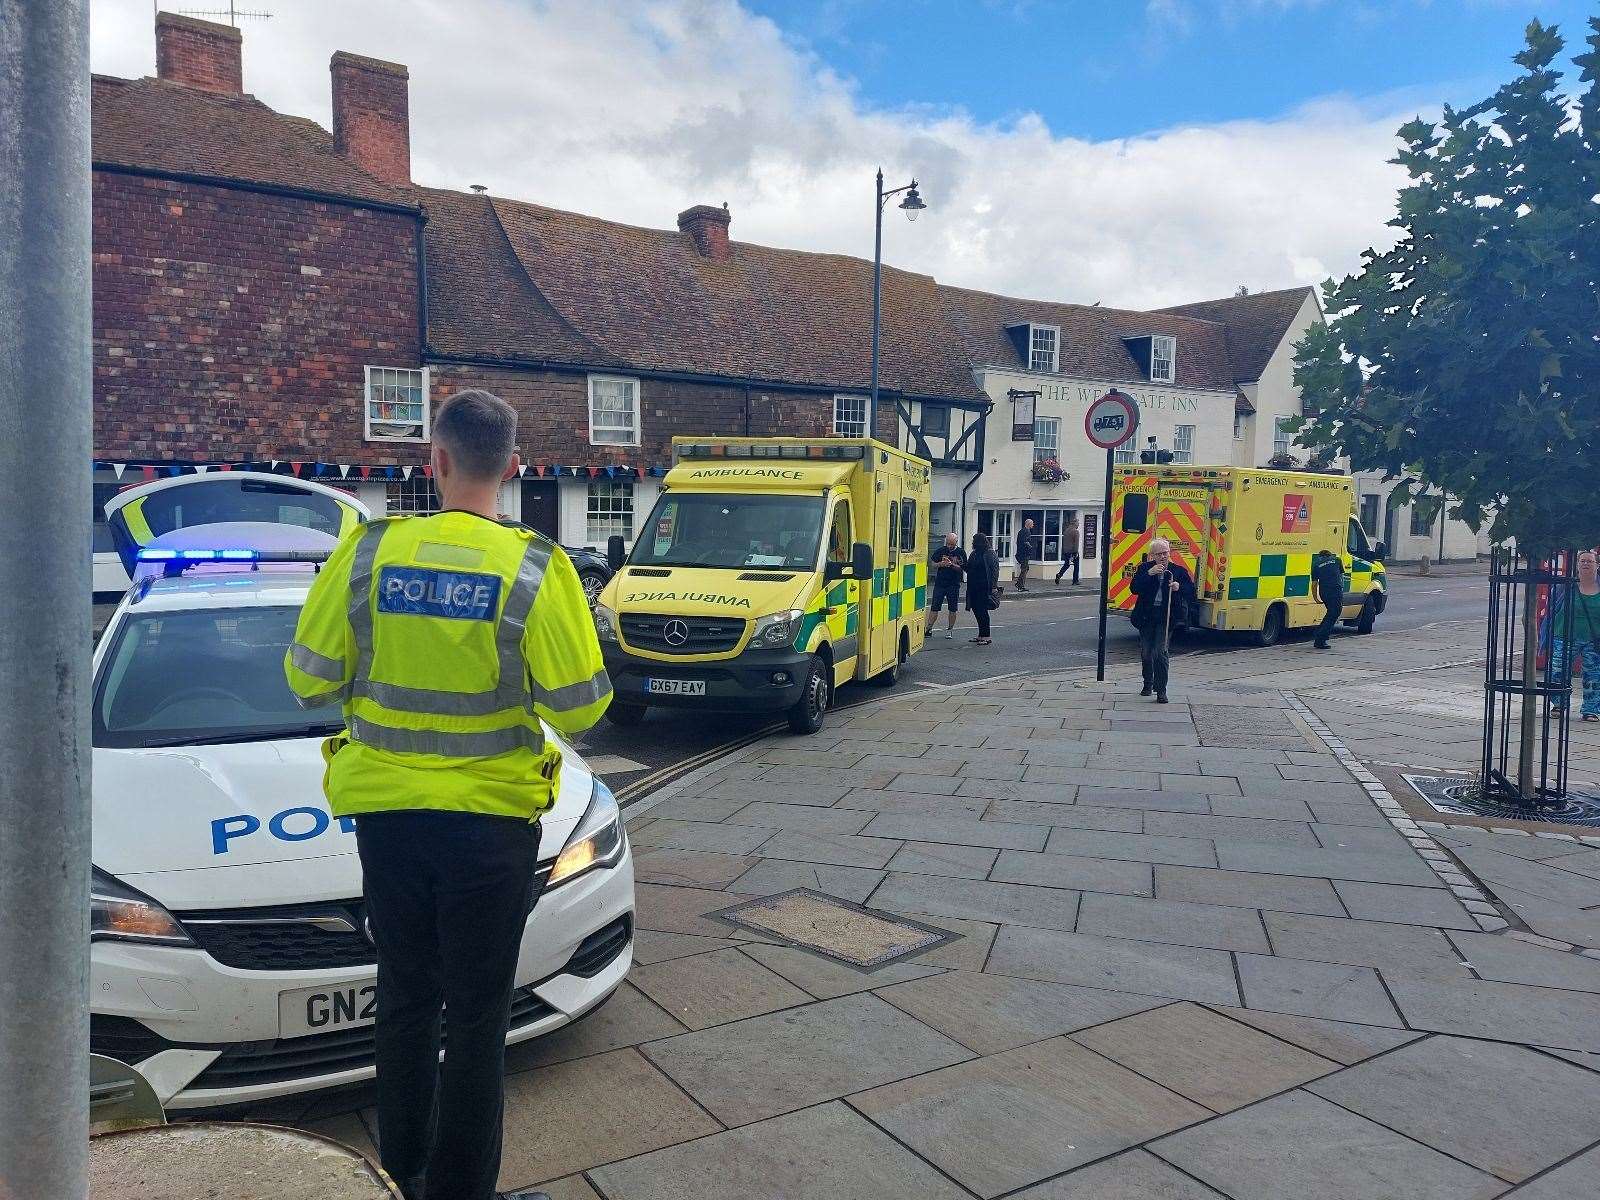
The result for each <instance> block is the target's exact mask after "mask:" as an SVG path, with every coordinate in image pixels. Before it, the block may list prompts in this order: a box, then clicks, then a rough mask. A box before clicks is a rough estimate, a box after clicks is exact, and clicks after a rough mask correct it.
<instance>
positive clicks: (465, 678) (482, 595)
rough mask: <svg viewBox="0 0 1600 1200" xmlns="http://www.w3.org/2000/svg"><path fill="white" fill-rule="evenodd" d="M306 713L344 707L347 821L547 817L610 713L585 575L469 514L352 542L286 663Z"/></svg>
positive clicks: (371, 532)
mask: <svg viewBox="0 0 1600 1200" xmlns="http://www.w3.org/2000/svg"><path fill="white" fill-rule="evenodd" d="M284 672H285V674H286V675H287V676H288V680H289V686H290V688H292V689H293V690H294V693H295V695H296V697H297V698H298V699H299V700H300V703H301V704H302V705H303V706H305V707H308V708H309V707H314V706H316V705H320V704H326V703H329V702H330V701H332V700H338V701H339V702H340V703H341V704H342V705H343V707H344V717H345V725H346V732H345V733H343V734H340V735H339V736H338V737H336V738H331V739H329V742H328V744H327V745H326V746H325V747H324V753H325V754H326V756H327V758H328V771H327V774H326V775H325V776H324V781H323V786H324V788H325V790H326V792H327V796H328V803H329V806H330V807H331V808H332V810H333V812H334V814H335V815H336V816H351V815H355V814H358V813H371V812H383V811H386V810H392V809H410V808H432V809H446V810H453V811H459V812H478V813H491V814H496V815H502V816H518V817H527V818H530V819H532V818H536V817H537V816H538V815H539V814H540V813H542V812H543V811H544V810H545V809H547V808H549V807H550V805H551V804H553V803H554V802H555V795H554V787H555V781H556V778H557V774H558V769H559V767H560V752H559V750H558V749H557V747H556V746H555V745H553V744H551V743H549V742H547V741H546V740H545V737H544V731H543V729H542V727H541V726H540V723H539V719H540V718H541V717H542V718H543V719H544V720H546V721H548V722H549V723H550V725H551V726H552V727H554V728H556V729H559V730H560V731H561V732H563V733H567V734H573V733H580V732H582V731H583V730H585V729H588V728H589V727H590V726H591V725H593V724H594V723H595V722H596V721H598V720H599V719H600V716H601V714H602V713H604V712H605V710H606V705H607V704H609V703H610V701H611V681H610V680H609V679H608V678H607V676H606V671H605V666H604V663H603V660H602V659H601V656H600V646H599V643H598V641H597V640H596V638H595V632H594V621H593V618H592V617H591V616H590V613H589V605H588V602H587V601H586V600H585V598H584V594H583V587H582V585H581V584H580V582H579V580H578V574H577V572H576V571H575V570H573V567H572V563H571V561H569V560H568V558H567V556H566V554H565V553H564V552H563V551H562V550H561V548H560V547H559V546H555V545H552V544H551V543H550V542H548V541H546V540H545V539H544V538H542V537H540V536H539V535H538V534H536V533H534V532H533V531H532V530H529V529H524V528H522V527H520V526H509V525H501V524H499V523H498V522H495V521H490V520H488V519H486V518H484V517H480V516H476V515H474V514H472V513H465V512H442V513H437V514H435V515H432V516H426V517H388V518H383V519H380V520H375V521H372V522H370V523H369V524H367V525H365V526H363V527H362V528H359V529H356V530H354V531H352V532H351V533H350V534H348V535H347V536H346V537H345V538H344V540H343V541H341V542H340V543H339V546H338V548H337V549H336V550H335V551H334V552H333V554H332V555H331V556H330V557H329V559H328V561H327V563H326V564H325V565H324V566H323V568H322V570H321V571H320V572H319V574H318V576H317V579H316V581H315V582H314V583H313V584H312V587H311V592H310V594H309V595H308V596H307V597H306V604H305V608H304V610H303V611H302V612H301V614H300V622H299V626H298V628H297V629H296V630H295V641H294V645H293V646H291V647H290V648H289V651H288V653H287V654H286V655H285V656H284Z"/></svg>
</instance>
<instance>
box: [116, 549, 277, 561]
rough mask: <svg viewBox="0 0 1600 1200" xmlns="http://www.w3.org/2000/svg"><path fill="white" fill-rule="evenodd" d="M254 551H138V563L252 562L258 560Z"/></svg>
mask: <svg viewBox="0 0 1600 1200" xmlns="http://www.w3.org/2000/svg"><path fill="white" fill-rule="evenodd" d="M260 557H261V555H260V552H259V551H256V550H166V549H153V550H152V549H145V550H140V551H139V561H140V562H253V561H255V560H256V559H258V558H260Z"/></svg>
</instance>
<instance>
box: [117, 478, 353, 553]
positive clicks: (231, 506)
mask: <svg viewBox="0 0 1600 1200" xmlns="http://www.w3.org/2000/svg"><path fill="white" fill-rule="evenodd" d="M370 515H371V514H370V513H368V511H367V507H366V505H364V504H362V503H361V501H359V500H357V499H356V498H355V497H354V496H352V495H350V494H348V493H346V492H341V491H338V490H337V489H335V488H331V487H328V486H327V485H326V484H321V483H313V482H311V481H310V480H308V479H295V478H292V477H290V476H285V475H271V474H268V473H266V472H264V471H215V472H207V473H206V474H204V475H178V476H175V477H173V478H171V479H160V480H157V481H155V482H154V483H144V484H139V485H138V486H136V487H131V488H127V489H125V490H123V491H121V492H118V493H117V494H116V495H115V496H113V497H112V498H111V499H110V500H109V501H107V503H106V523H107V525H108V526H109V527H110V529H111V541H112V545H113V546H114V547H115V548H116V551H117V557H118V558H120V559H121V560H122V566H123V569H124V570H125V571H127V572H128V574H129V575H130V576H131V575H133V573H134V568H135V566H136V564H137V562H138V558H139V551H140V550H141V549H143V548H144V547H145V546H147V545H149V544H150V543H151V542H152V541H154V540H155V539H156V538H158V537H161V536H163V535H164V534H169V533H173V532H175V531H176V530H180V529H193V528H194V527H196V526H200V525H234V526H237V525H287V526H299V527H301V528H305V529H311V530H315V531H316V532H318V533H324V534H328V535H330V536H332V537H334V538H339V537H342V536H344V534H346V533H348V532H349V531H350V530H351V529H353V528H355V526H357V525H359V524H360V523H361V522H363V521H365V520H366V519H367V518H368V517H369V516H370ZM218 548H219V549H220V548H222V547H218Z"/></svg>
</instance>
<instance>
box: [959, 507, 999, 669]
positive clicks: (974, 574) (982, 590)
mask: <svg viewBox="0 0 1600 1200" xmlns="http://www.w3.org/2000/svg"><path fill="white" fill-rule="evenodd" d="M999 582H1000V559H999V558H998V557H996V555H995V552H994V551H993V550H991V549H990V548H989V537H988V535H987V534H983V533H975V534H973V535H972V553H971V554H969V555H968V556H967V611H968V612H970V613H971V614H972V615H973V617H974V618H975V619H976V620H977V622H978V636H977V637H975V638H973V639H972V640H973V641H974V642H976V643H977V644H978V645H980V646H987V645H988V644H989V640H990V639H989V610H990V609H992V608H993V607H994V589H995V587H996V585H997V584H999Z"/></svg>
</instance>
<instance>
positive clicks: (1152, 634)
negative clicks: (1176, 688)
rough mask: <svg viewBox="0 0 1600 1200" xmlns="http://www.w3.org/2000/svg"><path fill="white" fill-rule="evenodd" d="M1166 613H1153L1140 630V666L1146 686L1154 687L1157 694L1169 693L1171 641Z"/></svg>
mask: <svg viewBox="0 0 1600 1200" xmlns="http://www.w3.org/2000/svg"><path fill="white" fill-rule="evenodd" d="M1165 617H1166V613H1164V612H1157V613H1151V614H1150V616H1149V617H1148V618H1147V624H1146V625H1145V627H1144V628H1143V629H1141V630H1139V668H1140V670H1141V672H1142V673H1143V675H1144V682H1145V686H1146V687H1153V688H1155V690H1156V695H1158V696H1165V695H1166V694H1167V667H1168V665H1169V662H1170V654H1169V651H1170V648H1171V643H1170V640H1169V638H1168V636H1167V633H1168V631H1167V625H1166V621H1165V619H1164V618H1165Z"/></svg>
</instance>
